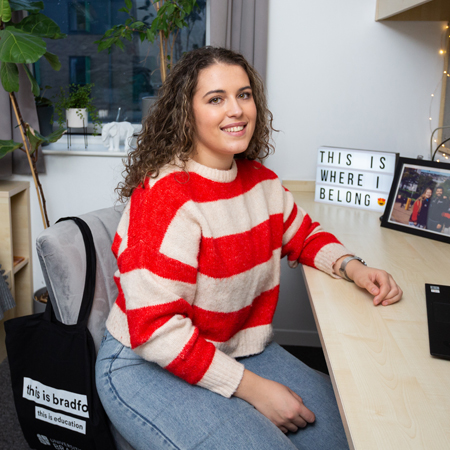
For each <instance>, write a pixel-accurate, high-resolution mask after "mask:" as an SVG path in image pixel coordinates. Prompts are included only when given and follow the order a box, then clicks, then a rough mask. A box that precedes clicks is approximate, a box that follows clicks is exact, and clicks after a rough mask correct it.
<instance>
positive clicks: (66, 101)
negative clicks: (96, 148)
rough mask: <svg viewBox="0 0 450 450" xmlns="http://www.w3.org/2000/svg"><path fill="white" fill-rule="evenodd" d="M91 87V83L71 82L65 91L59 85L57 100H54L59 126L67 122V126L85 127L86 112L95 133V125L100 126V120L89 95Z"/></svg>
mask: <svg viewBox="0 0 450 450" xmlns="http://www.w3.org/2000/svg"><path fill="white" fill-rule="evenodd" d="M93 87H94V85H93V84H92V83H89V84H85V85H80V84H71V85H69V87H68V90H67V91H65V90H64V89H63V88H62V87H61V89H60V92H59V96H58V100H57V101H56V102H55V111H56V114H57V115H58V124H59V126H63V125H65V124H66V123H67V126H68V127H69V128H83V127H87V124H88V114H90V117H91V121H92V124H93V127H94V130H93V131H94V135H96V131H97V127H101V122H100V119H99V117H98V110H97V108H96V107H95V106H94V103H93V100H94V99H93V97H92V95H91V92H92V88H93Z"/></svg>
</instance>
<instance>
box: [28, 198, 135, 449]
mask: <svg viewBox="0 0 450 450" xmlns="http://www.w3.org/2000/svg"><path fill="white" fill-rule="evenodd" d="M122 211H123V206H119V207H112V208H106V209H100V210H98V211H94V212H91V213H88V214H84V215H81V216H79V217H80V218H81V219H83V220H84V221H85V222H86V223H87V224H88V225H89V227H90V229H91V231H92V236H93V238H94V243H95V248H96V253H97V277H96V285H95V295H94V303H93V305H92V311H91V315H90V316H89V322H88V328H89V331H90V332H91V334H92V337H93V339H94V343H95V347H96V350H97V351H98V348H99V346H100V342H101V340H102V336H103V333H104V331H105V321H106V318H107V316H108V313H109V310H110V308H111V306H112V305H113V303H114V301H115V300H116V297H117V287H116V285H115V283H114V280H113V274H114V272H115V271H116V270H117V264H116V259H115V257H114V255H113V253H112V251H111V245H112V240H113V238H114V234H115V232H116V229H117V225H118V223H119V220H120V217H121V215H122ZM36 249H37V253H38V256H39V261H40V263H41V267H42V271H43V273H44V279H45V282H46V285H47V289H48V292H49V296H50V300H51V302H52V306H53V309H54V311H55V315H56V317H57V318H58V320H60V321H62V322H63V323H65V324H74V323H76V321H77V318H78V312H79V309H80V305H81V299H82V296H83V289H84V281H85V275H86V253H85V247H84V243H83V237H82V235H81V233H80V231H79V229H78V227H77V225H76V224H75V223H74V222H73V221H65V222H61V223H57V224H55V225H53V226H51V227H49V228H47V229H46V230H44V231H43V232H42V233H41V234H40V235H39V236H38V238H37V242H36ZM112 432H113V435H114V439H115V441H116V445H117V449H118V450H133V448H132V447H131V446H130V445H129V444H128V443H127V442H126V441H125V439H124V438H123V437H122V436H121V435H120V434H119V433H118V431H117V430H116V429H115V428H114V427H112Z"/></svg>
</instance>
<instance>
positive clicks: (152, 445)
mask: <svg viewBox="0 0 450 450" xmlns="http://www.w3.org/2000/svg"><path fill="white" fill-rule="evenodd" d="M239 361H240V362H242V363H243V364H244V365H245V367H246V368H247V369H249V370H251V371H253V372H255V373H257V374H258V375H260V376H262V377H265V378H269V379H272V380H275V381H278V382H279V383H282V384H284V385H286V386H288V387H289V388H291V389H292V390H293V391H295V392H297V393H298V394H299V395H300V396H301V397H302V398H303V401H304V403H305V405H306V406H307V407H308V408H309V409H311V411H313V412H314V414H315V415H316V421H315V423H314V424H310V425H308V426H307V427H306V428H304V429H300V430H299V431H298V432H296V433H288V434H287V435H286V434H283V433H282V432H281V431H280V430H279V429H278V428H277V427H276V426H275V425H274V424H273V423H272V422H270V420H269V419H267V418H266V417H265V416H263V415H262V414H261V413H259V412H258V411H257V410H256V409H255V408H254V407H253V406H252V405H250V404H249V403H247V402H246V401H244V400H241V399H239V398H237V397H231V398H229V399H228V398H225V397H222V396H221V395H219V394H215V393H214V392H211V391H209V390H207V389H204V388H201V387H198V386H192V385H190V384H188V383H186V382H185V381H184V380H182V379H180V378H178V377H176V376H174V375H172V374H171V373H170V372H167V371H166V370H164V369H162V368H161V367H159V366H158V365H157V364H155V363H151V362H148V361H146V360H144V359H142V358H141V357H140V356H138V355H137V354H136V353H134V352H133V351H132V350H131V349H130V348H128V347H125V346H123V345H122V344H121V343H120V342H118V341H117V340H116V339H114V338H113V337H112V336H111V335H110V334H109V333H108V332H106V335H105V337H104V338H103V342H102V345H101V348H100V351H99V354H98V358H97V364H96V382H97V389H98V393H99V396H100V399H101V401H102V403H103V406H104V408H105V410H106V413H107V414H108V416H109V418H110V420H111V421H112V423H113V424H114V426H115V427H116V428H117V430H118V431H119V433H120V434H122V436H123V437H124V438H125V439H126V440H127V441H128V442H129V443H130V444H131V445H132V446H133V447H134V448H135V449H136V450H140V449H142V450H144V449H145V450H148V449H172V450H173V449H177V450H187V449H199V450H221V449H223V450H243V449H245V450H282V449H286V450H287V449H291V450H294V449H314V450H316V449H317V450H319V449H327V450H329V449H333V450H339V449H348V445H347V439H346V437H345V433H344V428H343V426H342V422H341V418H340V415H339V411H338V407H337V404H336V400H335V397H334V394H333V389H332V387H331V383H330V382H329V380H327V379H326V378H325V377H322V376H321V375H319V374H318V373H316V372H315V371H314V370H312V369H311V368H309V367H308V366H306V365H305V364H303V363H302V362H300V361H299V360H298V359H297V358H295V357H294V356H292V355H291V354H289V353H288V352H287V351H286V350H284V349H283V348H282V347H280V346H279V345H278V344H276V343H271V344H270V345H269V346H268V347H267V348H266V349H265V350H264V352H262V353H260V354H259V355H254V356H249V357H246V358H239Z"/></svg>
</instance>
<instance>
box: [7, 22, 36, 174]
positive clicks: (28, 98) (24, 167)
mask: <svg viewBox="0 0 450 450" xmlns="http://www.w3.org/2000/svg"><path fill="white" fill-rule="evenodd" d="M14 14H15V16H13V20H14V21H15V22H18V21H20V19H21V18H20V16H19V14H18V13H14ZM19 74H20V88H19V92H16V98H17V102H18V104H19V108H20V111H21V113H22V117H23V120H24V121H25V122H27V123H29V124H30V125H31V127H33V128H34V129H35V130H38V131H39V122H38V116H37V112H36V105H35V101H34V95H33V93H32V92H31V86H30V81H29V80H28V77H27V75H26V73H25V71H24V70H23V69H22V67H19ZM0 139H1V140H4V141H9V140H10V139H13V140H14V141H16V142H22V136H21V134H20V130H19V128H18V127H17V121H16V116H15V114H14V110H13V107H12V105H11V101H10V99H9V93H8V92H6V91H5V90H4V89H3V86H2V85H1V83H0ZM37 167H38V171H39V172H45V164H44V158H43V157H42V155H40V157H39V159H38V164H37ZM12 173H16V174H23V175H31V170H30V166H29V165H28V160H27V156H26V155H25V153H24V152H23V151H22V150H16V151H14V152H13V153H12V154H11V153H9V154H8V155H6V156H5V157H4V158H1V159H0V177H2V178H5V177H8V176H10V175H11V174H12Z"/></svg>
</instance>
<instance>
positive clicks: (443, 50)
mask: <svg viewBox="0 0 450 450" xmlns="http://www.w3.org/2000/svg"><path fill="white" fill-rule="evenodd" d="M448 29H449V24H447V25H446V26H445V27H444V30H443V33H442V37H441V48H440V50H439V54H440V55H442V56H444V55H445V56H446V54H447V51H446V49H447V48H449V42H450V41H449V38H450V35H449V34H448V31H447V30H448ZM445 56H444V63H445V62H446V61H445V60H446V58H445ZM444 69H445V70H443V72H442V76H441V77H440V79H439V82H438V84H437V86H436V88H435V90H434V92H433V93H432V94H431V99H430V109H429V115H428V119H429V120H428V123H429V124H430V133H431V138H430V156H431V160H432V161H434V158H435V157H436V155H437V153H438V152H439V153H442V156H443V157H444V158H445V159H448V156H447V155H446V154H445V153H444V148H445V145H444V143H445V142H447V141H449V140H450V139H445V140H443V142H441V143H440V144H439V145H437V147H436V149H435V150H434V152H433V142H434V143H435V144H437V139H433V137H434V134H435V132H436V131H438V130H442V129H444V128H450V126H444V127H438V128H435V129H434V130H433V129H432V121H433V117H432V113H431V110H432V106H433V100H434V97H435V94H436V91H437V90H438V89H439V88H441V87H442V86H443V83H444V80H445V82H447V78H446V77H450V74H449V73H447V67H444ZM445 151H446V149H445ZM437 162H440V159H437Z"/></svg>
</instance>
